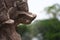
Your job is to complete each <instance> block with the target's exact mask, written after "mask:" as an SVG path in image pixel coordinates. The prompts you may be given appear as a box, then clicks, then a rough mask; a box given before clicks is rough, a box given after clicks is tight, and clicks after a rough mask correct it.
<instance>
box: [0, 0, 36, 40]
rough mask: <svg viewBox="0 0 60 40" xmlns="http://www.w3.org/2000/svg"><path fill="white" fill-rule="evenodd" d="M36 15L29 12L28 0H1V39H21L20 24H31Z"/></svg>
mask: <svg viewBox="0 0 60 40" xmlns="http://www.w3.org/2000/svg"><path fill="white" fill-rule="evenodd" d="M35 17H36V15H35V14H32V13H30V12H29V9H28V3H27V0H0V40H21V37H20V35H19V34H18V33H17V32H16V27H17V25H18V24H20V23H23V24H29V23H31V22H32V21H33V20H34V19H35Z"/></svg>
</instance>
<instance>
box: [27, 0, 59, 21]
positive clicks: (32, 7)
mask: <svg viewBox="0 0 60 40" xmlns="http://www.w3.org/2000/svg"><path fill="white" fill-rule="evenodd" d="M56 3H58V4H60V0H28V5H29V12H32V13H33V14H36V15H37V17H36V19H35V20H37V19H40V20H43V19H49V18H50V17H51V15H47V14H46V12H45V11H44V8H46V7H48V6H51V5H53V4H56Z"/></svg>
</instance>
